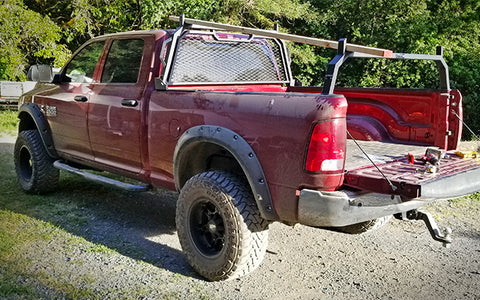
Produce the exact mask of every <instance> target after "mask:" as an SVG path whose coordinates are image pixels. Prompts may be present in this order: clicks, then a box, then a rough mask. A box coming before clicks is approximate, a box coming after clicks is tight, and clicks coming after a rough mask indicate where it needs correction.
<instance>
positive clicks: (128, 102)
mask: <svg viewBox="0 0 480 300" xmlns="http://www.w3.org/2000/svg"><path fill="white" fill-rule="evenodd" d="M122 105H123V106H129V107H135V106H137V105H138V101H137V100H135V99H122Z"/></svg>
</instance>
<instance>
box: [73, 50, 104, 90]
mask: <svg viewBox="0 0 480 300" xmlns="http://www.w3.org/2000/svg"><path fill="white" fill-rule="evenodd" d="M104 43H105V42H103V41H101V42H94V43H91V44H88V45H87V46H85V47H84V48H83V49H82V50H80V52H78V53H77V55H75V57H74V58H73V59H72V60H71V61H70V63H69V64H68V65H67V67H66V69H65V75H66V76H67V77H68V78H69V79H70V82H72V83H91V82H93V73H94V72H95V67H96V66H97V62H98V59H99V57H100V54H101V53H102V49H103V45H104Z"/></svg>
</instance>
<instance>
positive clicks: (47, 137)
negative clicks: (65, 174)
mask: <svg viewBox="0 0 480 300" xmlns="http://www.w3.org/2000/svg"><path fill="white" fill-rule="evenodd" d="M24 114H28V115H29V116H30V117H31V118H32V120H33V122H34V123H35V127H36V129H37V130H38V132H39V133H40V137H41V138H42V142H43V145H44V147H45V149H46V150H47V153H48V155H49V156H50V157H52V158H54V159H57V158H58V154H57V151H55V147H54V145H53V139H52V134H51V131H50V126H49V125H48V122H47V120H46V119H45V116H44V115H43V113H42V111H41V110H40V108H39V107H38V106H37V105H35V104H33V103H31V102H27V103H24V104H22V105H21V106H20V107H19V109H18V118H19V119H20V123H19V128H18V131H19V132H21V131H23V130H26V129H30V128H28V127H25V125H24V124H23V123H22V122H25V121H24V117H23V115H24ZM27 126H28V125H27Z"/></svg>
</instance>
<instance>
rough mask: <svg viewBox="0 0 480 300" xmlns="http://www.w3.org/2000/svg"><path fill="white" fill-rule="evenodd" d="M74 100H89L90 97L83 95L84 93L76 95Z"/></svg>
mask: <svg viewBox="0 0 480 300" xmlns="http://www.w3.org/2000/svg"><path fill="white" fill-rule="evenodd" d="M73 100H75V101H77V102H87V101H88V98H87V97H85V96H83V95H78V96H75V97H74V98H73Z"/></svg>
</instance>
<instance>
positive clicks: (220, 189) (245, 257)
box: [176, 171, 269, 281]
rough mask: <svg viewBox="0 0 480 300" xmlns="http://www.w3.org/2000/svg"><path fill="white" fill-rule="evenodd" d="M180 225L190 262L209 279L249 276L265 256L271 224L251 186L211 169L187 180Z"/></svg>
mask: <svg viewBox="0 0 480 300" xmlns="http://www.w3.org/2000/svg"><path fill="white" fill-rule="evenodd" d="M176 224H177V231H178V237H179V240H180V244H181V245H182V249H183V251H184V253H185V255H186V257H187V260H188V262H189V263H190V265H191V266H192V267H193V269H195V271H197V272H198V273H199V274H200V275H202V276H203V277H205V278H207V279H208V280H211V281H218V280H229V279H233V278H237V277H240V276H243V275H246V274H248V273H250V272H252V271H253V270H254V269H255V268H257V267H258V266H259V265H260V263H261V262H262V260H263V258H264V256H265V251H266V248H267V244H268V224H269V223H268V221H267V220H265V219H263V218H262V217H261V216H260V212H259V211H258V208H257V206H256V203H255V201H254V199H253V196H252V193H251V191H250V189H249V188H248V187H247V185H246V184H245V183H244V182H243V181H242V180H240V179H239V178H237V177H235V176H234V175H232V174H230V173H225V172H216V171H212V172H206V173H201V174H198V175H196V176H194V177H192V178H191V179H190V180H188V181H187V183H186V184H185V186H184V187H183V189H182V191H181V192H180V196H179V199H178V202H177V213H176Z"/></svg>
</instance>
